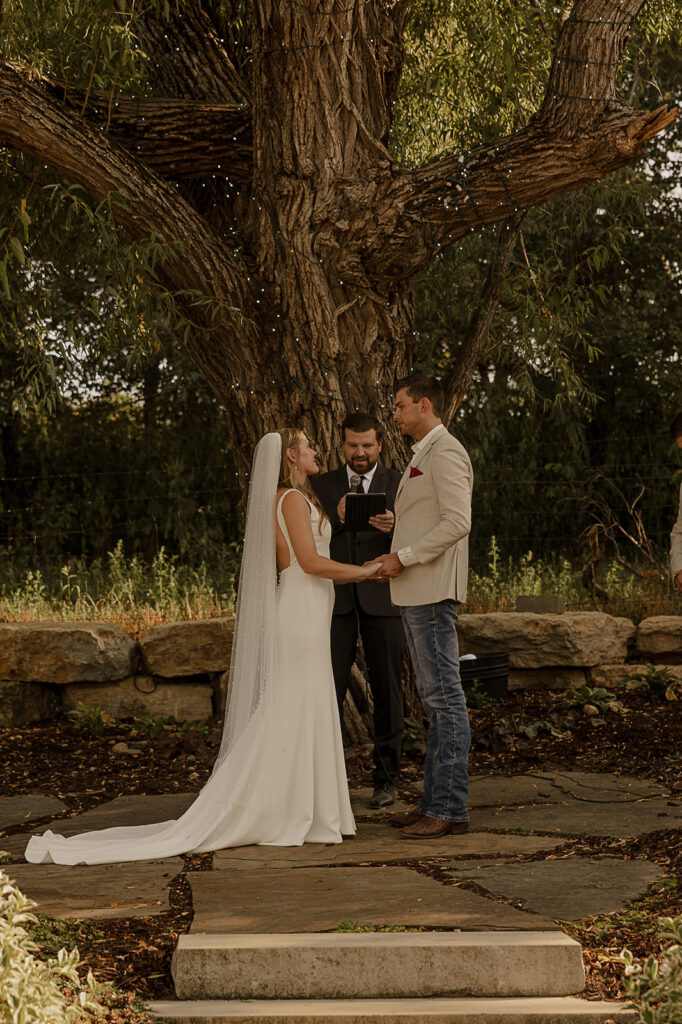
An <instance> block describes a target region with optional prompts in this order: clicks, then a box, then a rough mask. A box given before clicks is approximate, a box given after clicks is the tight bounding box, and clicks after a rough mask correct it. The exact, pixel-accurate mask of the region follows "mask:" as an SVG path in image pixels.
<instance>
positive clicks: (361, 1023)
mask: <svg viewBox="0 0 682 1024" xmlns="http://www.w3.org/2000/svg"><path fill="white" fill-rule="evenodd" d="M147 1009H148V1010H149V1012H150V1013H152V1014H154V1015H155V1016H158V1017H160V1018H162V1019H163V1020H165V1021H169V1022H172V1024H604V1022H605V1021H608V1020H613V1021H616V1022H617V1024H621V1022H622V1024H625V1022H626V1021H633V1020H634V1019H635V1014H634V1013H633V1011H632V1010H626V1009H624V1006H623V1004H621V1003H598V1002H589V1001H588V1000H586V999H574V998H562V999H557V998H540V999H531V998H528V997H524V998H521V999H329V1000H324V999H314V1000H305V1001H301V1000H296V999H292V1000H287V999H284V1000H260V999H259V1000H253V1001H248V1002H242V1001H236V1000H235V1001H233V1002H227V1001H220V1000H217V1001H213V1002H211V1001H202V1002H158V1003H151V1004H149V1005H148V1007H147Z"/></svg>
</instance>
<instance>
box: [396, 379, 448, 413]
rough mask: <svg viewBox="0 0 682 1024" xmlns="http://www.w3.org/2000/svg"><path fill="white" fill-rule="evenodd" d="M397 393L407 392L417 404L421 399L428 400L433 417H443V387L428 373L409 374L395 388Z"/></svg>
mask: <svg viewBox="0 0 682 1024" xmlns="http://www.w3.org/2000/svg"><path fill="white" fill-rule="evenodd" d="M395 390H396V394H397V393H398V391H407V393H408V395H409V396H410V398H411V399H412V401H413V402H419V401H420V400H421V399H422V398H428V400H429V402H430V403H431V406H432V408H433V412H434V415H435V416H442V415H443V405H444V404H445V395H444V392H443V385H442V384H441V382H440V381H439V380H438V377H434V376H433V375H432V374H430V373H411V374H410V376H409V377H403V379H402V380H399V381H398V382H397V383H396V386H395Z"/></svg>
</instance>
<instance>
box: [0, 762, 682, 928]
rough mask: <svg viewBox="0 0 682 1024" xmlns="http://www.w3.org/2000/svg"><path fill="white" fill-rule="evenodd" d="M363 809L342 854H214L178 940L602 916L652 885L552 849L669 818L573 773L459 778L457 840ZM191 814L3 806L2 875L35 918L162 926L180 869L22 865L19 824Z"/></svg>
mask: <svg viewBox="0 0 682 1024" xmlns="http://www.w3.org/2000/svg"><path fill="white" fill-rule="evenodd" d="M369 796H370V792H369V790H360V791H356V792H354V793H353V804H354V809H355V813H356V817H357V818H358V834H357V837H356V838H355V839H352V840H348V841H345V842H343V843H342V844H339V845H334V846H323V845H312V844H311V845H308V844H306V845H305V846H303V847H294V848H278V847H242V848H239V849H234V850H223V851H220V852H218V853H216V854H215V855H214V856H213V861H212V870H210V871H190V872H189V873H188V874H187V876H186V877H187V880H188V882H189V884H190V886H191V889H192V894H193V902H194V911H195V913H194V920H193V923H192V932H195V933H201V932H228V931H229V932H232V933H236V932H255V933H264V932H271V933H276V932H280V933H281V932H306V931H307V932H315V931H331V930H333V929H335V928H338V927H339V926H343V927H349V925H348V924H347V923H348V922H354V923H355V924H356V925H376V926H406V927H413V928H419V927H422V928H430V929H434V928H435V929H453V930H472V931H476V930H491V929H492V930H495V929H497V930H516V931H518V930H538V929H539V930H547V929H548V928H556V927H558V925H557V924H556V922H557V921H573V920H578V919H580V918H583V917H586V916H589V915H593V914H605V913H613V912H616V911H618V910H620V909H622V908H624V907H625V906H627V904H628V903H629V902H631V901H632V900H635V899H637V898H638V897H639V896H641V895H642V894H643V893H644V892H645V891H646V889H647V887H648V886H649V885H650V884H651V883H652V882H654V881H658V880H660V879H661V877H662V872H661V870H660V869H659V868H658V866H657V865H656V864H653V863H652V862H650V861H647V860H645V859H641V860H623V859H620V858H618V856H617V855H614V856H607V857H589V858H585V857H580V856H579V855H578V853H577V852H572V851H571V848H570V845H568V846H567V845H566V844H567V843H568V841H569V840H570V839H571V837H575V836H583V835H591V836H602V837H603V836H614V837H629V836H637V835H641V834H644V833H647V832H651V831H655V830H657V829H664V828H665V829H669V828H673V827H679V826H680V825H681V824H682V806H680V804H679V803H678V802H677V801H673V800H671V799H670V797H669V795H668V794H667V793H666V792H665V791H664V790H663V789H662V788H661V787H660V786H658V785H656V784H655V783H652V782H649V781H644V780H640V779H634V778H628V777H626V776H617V775H598V774H589V773H584V772H544V773H536V774H528V775H520V776H495V777H486V778H482V777H481V778H474V779H473V780H472V786H471V800H470V807H471V819H472V822H471V832H470V833H469V834H468V835H464V836H449V837H446V838H444V839H438V840H421V841H410V840H407V839H404V838H403V837H402V836H401V835H400V833H399V832H398V831H397V830H395V829H393V828H391V827H390V825H389V824H388V822H387V814H386V813H385V812H377V811H372V810H371V809H370V808H369V803H368V799H369ZM192 799H193V794H167V795H162V796H124V797H119V798H117V799H116V800H112V801H108V802H107V803H104V804H102V805H101V806H98V807H95V808H92V809H91V810H89V811H86V812H84V813H82V814H78V815H75V816H72V817H69V816H68V809H67V808H66V806H65V804H64V803H63V801H60V800H58V799H56V798H55V797H52V796H50V795H48V794H41V793H34V794H28V795H25V796H16V797H3V798H1V799H0V830H2V831H0V850H2V851H6V852H7V853H8V854H9V856H10V858H11V859H10V860H9V862H8V864H7V866H6V867H5V870H6V871H7V873H8V874H9V875H10V877H12V878H14V879H16V881H17V883H18V884H19V885H20V887H21V889H22V890H23V891H24V892H25V893H26V894H27V895H28V896H30V897H31V898H32V899H35V900H36V901H37V903H38V912H42V913H46V914H48V915H50V916H53V917H57V918H72V919H73V918H78V919H81V918H94V919H98V918H112V917H131V916H136V915H137V916H148V915H153V914H160V913H163V912H164V911H166V910H167V909H168V892H167V889H168V884H169V883H170V881H171V880H172V879H173V878H175V877H177V875H178V874H180V872H181V871H182V869H183V861H182V859H181V858H180V857H173V858H168V859H166V860H163V861H156V862H139V863H131V864H123V865H102V866H98V867H86V866H79V867H76V868H64V867H60V866H58V865H31V864H26V863H25V861H24V859H23V850H24V848H25V845H26V841H27V838H28V835H30V832H31V827H30V823H31V822H33V821H35V822H39V823H40V824H39V826H38V827H36V828H35V831H37V832H40V831H42V830H43V829H44V828H47V827H50V828H52V829H53V830H54V831H59V832H62V833H64V834H66V835H73V834H75V833H77V832H81V831H85V830H89V829H97V828H107V827H109V826H111V825H113V824H118V825H134V824H138V823H139V824H142V823H146V822H153V821H163V820H166V819H168V818H173V817H177V816H178V815H179V814H181V813H182V811H183V810H184V809H185V808H186V807H187V806H188V804H189V803H190V802H191V801H192ZM397 806H398V809H400V807H402V806H404V805H400V804H399V805H397ZM395 809H396V808H395V807H394V808H391V811H394V810H395ZM47 819H50V821H49V824H48V821H47ZM560 847H564V848H565V849H564V850H563V852H562V854H561V857H560V858H559V859H557V858H556V855H555V852H556V851H557V850H558V849H559V848H560ZM472 883H474V884H475V889H472ZM344 922H345V924H344Z"/></svg>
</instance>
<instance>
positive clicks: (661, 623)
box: [637, 615, 682, 660]
mask: <svg viewBox="0 0 682 1024" xmlns="http://www.w3.org/2000/svg"><path fill="white" fill-rule="evenodd" d="M637 650H638V651H639V653H640V654H645V655H647V656H651V657H653V658H656V659H659V658H662V657H669V656H672V657H673V658H674V659H675V660H678V659H679V660H682V615H652V616H651V618H650V619H642V621H641V622H640V624H639V628H638V630H637Z"/></svg>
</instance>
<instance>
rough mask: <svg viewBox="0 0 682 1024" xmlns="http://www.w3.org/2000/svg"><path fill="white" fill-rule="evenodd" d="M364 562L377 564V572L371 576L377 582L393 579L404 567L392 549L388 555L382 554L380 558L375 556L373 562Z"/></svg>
mask: <svg viewBox="0 0 682 1024" xmlns="http://www.w3.org/2000/svg"><path fill="white" fill-rule="evenodd" d="M366 564H368V565H378V566H379V570H380V571H379V574H378V575H377V576H373V577H372V579H375V580H377V581H378V582H379V583H384V582H385V581H386V580H393V579H395V578H396V576H400V573H401V572H402V571H403V569H404V568H405V566H404V565H403V563H402V562H401V561H400V559H399V558H398V556H397V555H396V553H395V552H394V551H393V552H391V554H390V555H382V556H381V558H376V559H375V560H374V562H369V563H366Z"/></svg>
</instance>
